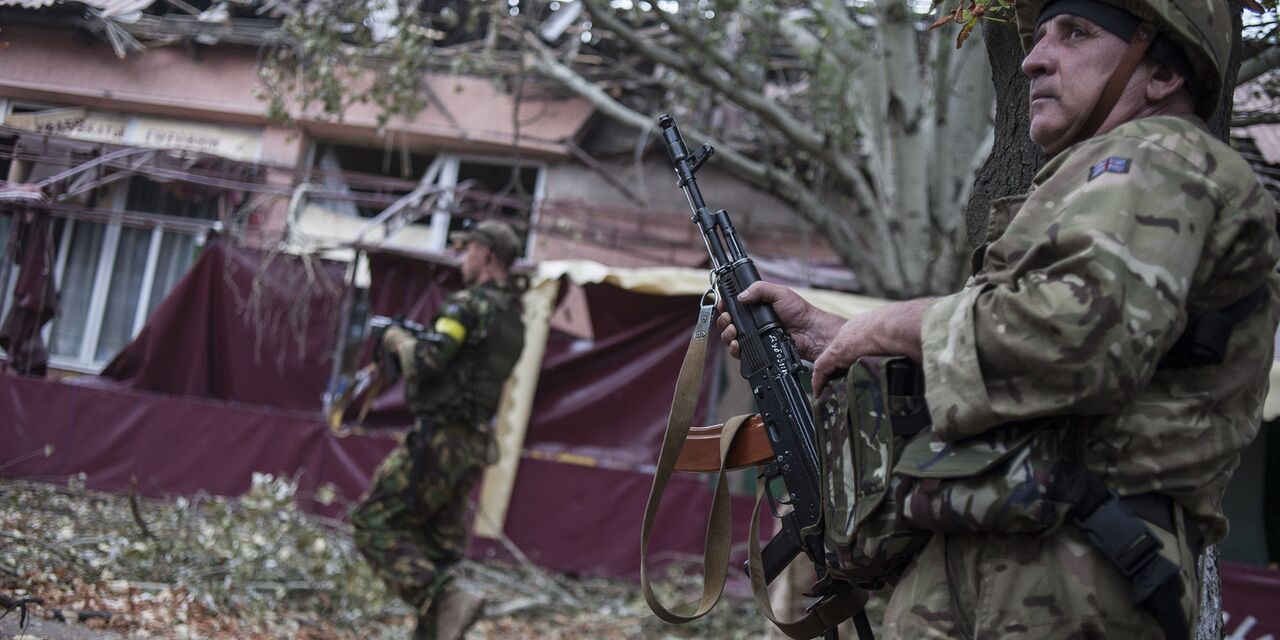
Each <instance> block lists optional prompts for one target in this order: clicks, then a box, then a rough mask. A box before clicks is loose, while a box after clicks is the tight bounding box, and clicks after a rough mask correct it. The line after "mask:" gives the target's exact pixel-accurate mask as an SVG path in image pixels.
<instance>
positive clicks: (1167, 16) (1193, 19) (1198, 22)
mask: <svg viewBox="0 0 1280 640" xmlns="http://www.w3.org/2000/svg"><path fill="white" fill-rule="evenodd" d="M1098 1H1099V2H1102V3H1104V4H1108V5H1111V6H1114V7H1117V8H1119V9H1123V10H1125V11H1128V12H1129V13H1131V14H1133V15H1134V16H1136V17H1137V18H1139V19H1140V20H1144V21H1148V22H1151V23H1152V24H1153V25H1155V28H1156V33H1157V34H1159V35H1161V36H1164V37H1166V38H1168V39H1169V40H1170V41H1172V42H1173V43H1174V44H1175V45H1177V46H1179V47H1181V48H1182V51H1183V53H1185V54H1186V57H1187V60H1188V62H1190V64H1191V70H1192V73H1194V74H1195V81H1194V83H1193V89H1194V94H1195V95H1194V96H1193V98H1194V99H1195V103H1196V113H1198V114H1199V115H1200V116H1201V117H1203V118H1204V119H1206V120H1207V119H1209V117H1210V116H1212V115H1213V112H1214V110H1216V109H1217V107H1218V101H1219V98H1221V91H1222V84H1223V79H1224V78H1225V77H1226V72H1227V62H1228V61H1229V59H1230V57H1231V35H1232V34H1231V13H1230V11H1229V10H1228V8H1227V3H1226V2H1225V1H1224V0H1098ZM1052 2H1054V0H1017V3H1016V5H1015V12H1016V14H1017V21H1018V37H1019V38H1021V39H1022V50H1023V52H1024V53H1025V52H1029V51H1031V48H1032V47H1033V46H1034V45H1035V35H1036V27H1037V23H1038V20H1039V17H1040V12H1041V11H1042V10H1043V9H1044V8H1045V7H1046V6H1047V5H1049V4H1051V3H1052Z"/></svg>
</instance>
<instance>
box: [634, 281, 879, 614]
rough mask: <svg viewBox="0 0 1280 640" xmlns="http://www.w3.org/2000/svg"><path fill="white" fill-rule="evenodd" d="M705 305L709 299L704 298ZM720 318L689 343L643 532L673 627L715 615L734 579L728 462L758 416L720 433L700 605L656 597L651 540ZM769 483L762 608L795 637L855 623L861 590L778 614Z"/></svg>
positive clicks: (758, 590)
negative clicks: (793, 613)
mask: <svg viewBox="0 0 1280 640" xmlns="http://www.w3.org/2000/svg"><path fill="white" fill-rule="evenodd" d="M704 302H705V299H704ZM714 313H715V306H714V304H711V305H708V304H705V303H704V304H703V306H702V309H701V311H700V312H699V315H698V323H697V325H695V327H694V330H693V336H692V337H691V338H690V339H689V348H688V350H687V351H686V352H685V356H684V361H683V362H682V363H681V365H680V374H679V375H678V377H677V378H676V389H675V394H674V397H673V398H672V401H671V415H670V417H669V418H668V420H667V431H666V434H665V435H664V436H663V441H662V449H661V451H660V452H659V454H658V465H657V470H656V471H655V473H654V478H653V486H652V488H651V489H650V491H649V499H648V501H647V502H646V503H645V510H644V520H643V524H642V525H641V533H640V585H641V587H642V589H643V590H644V598H645V602H647V603H648V605H649V609H650V610H652V611H653V613H654V615H656V616H657V617H658V618H659V619H661V620H663V621H665V622H670V623H673V624H680V623H685V622H691V621H693V620H696V619H698V618H700V617H702V616H704V615H706V614H707V613H708V612H710V611H711V610H712V609H713V608H714V607H715V605H716V603H717V602H719V600H720V595H721V594H722V593H723V591H724V585H725V582H726V580H727V579H728V574H729V555H730V550H731V547H732V544H733V536H732V534H733V531H732V524H733V521H732V512H731V506H732V503H731V501H730V496H729V489H728V483H726V482H725V471H726V467H725V464H726V461H727V460H728V459H729V450H730V447H731V446H732V445H733V443H734V440H735V438H736V437H737V435H738V433H739V432H740V431H741V430H742V429H744V428H745V425H748V424H750V421H751V420H752V418H753V417H754V414H750V415H741V416H736V417H734V418H731V419H730V420H728V421H727V422H725V424H724V427H723V429H722V430H721V432H720V454H719V457H720V460H719V469H718V470H717V477H716V488H715V492H714V494H713V495H712V501H711V504H712V506H711V515H710V517H709V518H708V521H707V535H706V542H705V545H704V548H703V559H702V594H701V596H700V598H699V600H698V602H696V603H689V605H686V606H684V607H682V610H681V611H673V610H672V609H668V608H667V607H666V606H664V605H663V604H662V603H661V602H659V601H658V597H657V595H656V594H655V593H654V592H653V585H652V580H651V578H650V574H649V540H650V537H651V536H652V533H653V527H654V521H655V519H656V518H657V514H658V508H659V506H660V505H661V503H662V495H663V493H664V492H665V491H666V487H667V482H668V481H669V480H670V478H671V474H672V472H674V471H675V468H676V461H677V459H678V458H679V456H680V450H681V448H682V447H683V445H684V443H685V439H686V438H687V436H688V434H689V431H690V425H691V424H692V421H693V413H694V410H695V409H696V408H697V404H698V395H699V394H700V392H701V389H702V378H703V373H704V366H705V360H706V347H707V339H708V336H709V334H710V328H711V319H712V317H713V316H714ZM765 485H766V481H765V480H764V478H763V476H760V477H759V478H758V479H757V486H756V504H755V509H754V510H753V512H752V514H751V540H750V542H749V545H750V555H749V557H748V567H749V570H750V574H751V586H752V591H753V592H754V594H755V597H756V605H757V607H758V608H759V609H760V611H761V612H762V613H763V614H764V615H765V617H767V618H768V619H769V620H770V621H771V622H773V623H774V624H775V625H777V626H778V628H779V629H781V630H782V631H783V632H784V633H786V634H787V635H788V636H790V637H792V638H797V639H800V638H813V637H816V636H820V635H822V634H823V632H825V631H827V630H828V629H833V628H835V627H836V626H837V625H838V624H839V623H840V622H842V621H844V620H847V619H849V618H851V617H852V616H853V615H854V614H856V613H858V612H859V611H861V610H862V609H863V608H864V606H865V605H866V602H867V597H868V596H867V594H866V592H864V591H861V590H856V589H855V590H850V591H846V592H843V593H841V594H839V595H837V596H834V597H829V598H825V599H823V600H820V601H819V602H818V603H817V604H816V605H814V606H813V607H811V608H810V610H809V612H808V613H807V614H806V615H805V616H803V617H802V618H800V619H799V620H794V621H789V622H788V621H781V620H779V619H778V618H777V616H776V615H775V614H774V612H773V607H772V605H770V603H769V595H768V587H767V585H766V584H765V579H764V567H763V562H762V560H761V557H760V505H761V502H762V500H763V497H764V495H765Z"/></svg>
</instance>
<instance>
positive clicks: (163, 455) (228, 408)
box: [0, 244, 751, 577]
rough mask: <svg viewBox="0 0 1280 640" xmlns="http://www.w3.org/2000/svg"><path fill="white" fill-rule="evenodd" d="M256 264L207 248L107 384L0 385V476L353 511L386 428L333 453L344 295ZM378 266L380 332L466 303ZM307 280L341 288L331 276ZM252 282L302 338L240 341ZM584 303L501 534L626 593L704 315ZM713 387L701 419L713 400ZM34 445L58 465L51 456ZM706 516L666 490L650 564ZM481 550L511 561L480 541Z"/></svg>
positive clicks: (690, 304)
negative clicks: (303, 499) (324, 408)
mask: <svg viewBox="0 0 1280 640" xmlns="http://www.w3.org/2000/svg"><path fill="white" fill-rule="evenodd" d="M264 259H265V256H264V254H261V253H258V252H254V251H248V250H244V249H238V248H234V247H230V246H226V245H222V244H214V245H211V246H210V247H209V248H208V249H206V251H205V253H204V255H203V256H202V257H201V259H200V260H199V261H198V263H197V265H196V266H195V267H194V268H193V269H192V271H191V273H189V274H188V275H187V276H186V277H185V278H184V279H183V280H182V281H181V282H180V283H179V284H178V285H177V286H176V287H175V289H174V290H173V292H172V293H171V294H170V296H169V298H168V299H166V300H165V302H164V303H162V305H161V307H160V308H159V309H158V310H157V312H156V313H155V314H154V315H153V317H152V318H151V319H150V320H149V322H148V323H147V326H146V329H144V331H143V333H142V334H141V335H139V336H138V338H137V339H136V340H135V341H134V342H133V343H132V344H130V345H129V346H127V347H126V348H125V349H124V350H123V351H122V352H121V353H120V354H119V355H118V356H117V358H116V359H115V360H114V361H113V362H112V363H111V365H110V366H109V367H108V370H107V372H106V373H107V374H110V375H111V376H112V377H113V380H112V381H111V383H110V384H109V385H103V384H101V383H97V384H95V383H94V381H93V380H92V379H90V380H87V381H85V382H83V383H81V384H79V385H69V384H63V383H44V384H43V385H41V386H31V385H22V384H19V383H18V382H17V381H15V380H14V379H12V378H11V377H4V376H0V415H13V416H17V418H16V419H15V420H13V421H7V422H6V421H0V475H6V476H22V477H30V476H43V477H50V478H57V477H63V476H66V475H68V474H72V473H79V472H85V473H87V474H88V475H89V486H92V487H96V488H100V489H109V490H125V489H127V488H128V483H129V480H130V478H131V477H132V476H135V475H136V476H137V477H138V480H139V484H140V487H141V489H142V490H143V491H144V492H146V493H148V494H152V495H155V494H160V493H170V494H186V493H191V492H193V491H197V490H204V491H210V492H213V493H217V494H226V495H235V494H237V493H240V492H242V491H243V490H244V489H245V488H246V487H248V486H249V481H250V477H251V474H252V473H253V472H255V471H259V472H268V473H281V472H284V473H299V472H301V473H302V478H303V480H302V487H303V489H304V491H305V490H309V489H310V488H313V487H315V486H317V485H318V484H319V483H321V482H332V483H333V484H334V485H336V486H337V487H338V488H339V490H340V493H341V494H342V495H343V496H345V497H347V498H348V499H352V500H353V499H355V498H356V497H358V496H359V495H360V493H361V492H362V491H363V489H364V488H365V486H366V485H367V483H368V479H369V476H370V475H371V473H372V472H373V469H374V468H375V466H376V465H377V463H378V461H379V460H380V459H381V457H382V455H384V454H385V452H386V451H387V450H388V449H389V447H390V446H391V443H392V440H391V439H390V437H389V435H387V434H384V433H383V432H382V431H381V430H378V429H371V430H370V433H369V435H353V436H348V437H346V438H337V437H335V436H333V435H332V434H330V433H329V431H328V429H327V428H326V426H325V424H324V421H323V419H322V416H321V415H320V412H319V408H320V399H321V394H322V393H323V390H324V387H325V381H326V377H327V375H328V372H329V370H330V361H329V357H330V353H331V351H332V346H333V345H332V341H333V340H334V339H336V323H337V321H338V315H339V313H340V305H339V304H338V300H339V299H340V298H339V297H338V295H337V294H336V293H334V294H333V295H332V296H330V294H328V293H325V289H323V288H320V287H313V288H310V289H303V288H301V287H299V286H298V285H297V283H298V278H299V277H301V276H300V274H304V273H305V269H303V268H302V267H303V265H302V264H301V263H300V262H298V259H297V258H290V257H286V256H276V257H274V258H273V259H272V261H271V262H270V263H269V264H266V265H264V264H263V262H264ZM370 267H371V273H372V279H373V281H372V285H371V289H370V300H371V306H372V310H373V312H374V313H377V314H381V315H389V316H403V317H406V318H409V319H413V320H418V321H426V320H429V319H430V318H431V317H432V315H434V314H435V313H436V311H437V310H438V309H439V307H440V304H441V302H442V301H443V300H444V298H445V296H447V295H448V294H449V293H450V292H452V291H454V290H456V289H457V288H458V287H459V286H460V281H459V278H458V273H457V271H456V269H454V268H452V267H450V266H448V265H443V264H438V263H434V262H430V261H425V260H420V259H415V258H412V257H409V256H403V255H398V254H393V253H385V254H384V253H376V254H372V255H371V256H370ZM319 272H320V273H321V274H322V275H323V277H325V278H330V279H332V280H334V281H339V282H340V278H339V277H338V275H337V270H336V268H335V267H333V266H324V267H323V268H321V269H320V270H319ZM255 276H256V277H257V278H258V286H259V289H260V290H261V291H262V294H261V295H262V296H263V299H265V300H271V301H274V304H275V305H278V306H282V307H283V308H285V309H289V308H293V309H298V308H305V309H308V310H309V311H308V312H309V316H308V318H309V319H308V322H307V323H306V324H305V325H304V326H305V327H306V328H305V331H302V330H298V329H293V328H289V329H285V330H275V331H265V332H259V331H256V329H255V328H254V326H253V325H251V324H249V319H247V318H246V315H245V312H244V310H243V309H244V301H245V300H246V298H245V296H246V295H247V294H248V292H250V291H252V290H253V286H252V283H253V279H254V277H255ZM326 281H327V280H326ZM299 292H309V293H307V295H305V296H302V295H299ZM584 294H585V298H586V300H587V306H588V309H589V314H590V317H591V320H592V335H593V338H592V339H589V340H584V339H578V338H574V337H572V336H569V335H567V334H563V333H560V332H556V331H552V332H551V335H550V337H549V338H548V344H547V350H546V354H545V356H544V359H543V364H542V372H541V378H540V381H539V385H538V390H537V393H536V396H535V400H534V405H535V406H534V411H533V415H532V416H531V419H530V424H529V429H528V433H527V436H526V441H525V452H524V454H523V455H524V459H523V460H522V461H521V464H520V467H519V471H518V474H517V477H516V481H515V486H514V489H513V494H512V498H511V505H510V508H509V511H508V516H507V520H506V523H505V528H504V531H505V532H506V534H507V535H508V536H510V537H511V539H512V540H513V541H515V542H516V544H518V545H520V546H521V548H522V549H523V550H524V551H525V552H526V553H527V554H528V555H530V556H531V557H533V558H535V559H537V560H538V561H539V562H542V563H544V564H545V565H546V566H549V567H552V568H555V569H559V570H563V571H573V572H581V573H584V574H591V575H609V576H631V577H635V576H637V575H638V570H639V531H640V516H641V514H642V512H643V508H644V502H645V499H646V497H647V495H648V490H649V485H650V484H651V482H652V468H651V465H652V464H653V463H654V462H655V461H656V459H657V451H658V448H659V445H660V443H661V439H662V434H663V430H664V429H665V426H666V418H667V412H668V411H669V408H670V401H671V394H672V390H673V388H674V385H675V378H676V373H677V371H678V369H679V366H680V362H681V360H682V358H683V354H684V350H685V347H686V346H687V343H688V338H689V333H690V331H691V330H692V327H693V324H694V321H695V319H696V316H697V311H698V303H699V298H698V296H658V295H648V294H639V293H634V292H629V291H625V290H622V289H618V288H616V287H613V286H609V285H587V286H585V287H584ZM266 311H268V312H273V313H276V314H277V315H275V316H273V317H275V318H277V322H276V323H275V324H272V323H268V327H271V328H274V329H280V327H288V326H289V325H287V323H285V322H284V320H285V319H287V318H290V317H295V316H289V315H287V314H283V315H281V312H280V310H279V309H278V308H275V307H268V308H267V309H266ZM304 337H305V339H303V338H304ZM302 344H305V347H306V348H305V350H304V349H301V348H300V345H302ZM271 355H274V356H275V357H274V358H272V357H270V356H271ZM719 357H720V355H719V353H718V352H714V353H713V356H712V359H713V360H715V359H717V358H719ZM709 371H716V368H715V367H714V366H713V367H711V368H710V369H709ZM708 377H709V380H708V384H707V387H706V389H705V390H704V394H703V400H704V402H703V406H704V407H705V406H707V405H709V403H710V401H711V399H712V398H713V397H714V393H713V391H714V388H715V387H716V386H717V384H718V380H717V379H716V376H715V375H714V374H712V375H709V376H708ZM374 406H375V411H374V412H373V414H371V415H370V417H369V419H368V420H367V421H366V422H367V424H369V425H372V426H378V425H384V426H405V425H408V424H409V423H410V418H409V415H408V413H407V412H406V411H405V408H404V402H403V397H402V395H401V391H400V390H399V389H390V390H387V391H386V392H385V393H383V394H382V395H381V396H380V397H379V399H378V402H377V403H376V404H375V405H374ZM705 415H706V411H705V408H704V409H703V410H702V411H700V413H699V416H698V420H700V421H703V420H704V417H703V416H705ZM46 444H52V445H53V448H54V455H53V456H52V457H50V458H47V459H46V458H44V457H43V456H42V454H41V453H40V452H41V451H43V450H44V447H45V445H46ZM564 452H568V453H573V454H579V455H576V456H574V460H575V463H573V464H568V463H564V462H558V461H552V460H548V459H546V458H547V455H548V454H555V453H564ZM19 458H21V459H22V460H21V462H19V463H16V464H10V463H9V461H12V460H14V459H19ZM709 500H710V490H709V488H708V487H707V485H706V484H705V479H704V478H702V477H698V476H683V475H682V476H679V477H677V478H676V479H673V481H672V484H671V485H670V486H669V488H668V490H667V498H666V500H665V502H664V504H665V506H664V509H663V512H662V514H661V515H660V518H659V522H658V532H657V533H656V534H655V538H654V540H653V543H652V547H651V553H652V555H653V556H654V557H655V559H656V560H657V561H659V564H660V562H661V560H662V559H663V558H667V559H670V558H671V557H674V556H673V554H682V555H686V556H687V555H688V554H694V553H696V552H698V551H700V550H701V545H702V543H703V538H704V535H705V533H704V526H705V516H706V509H707V505H708V504H709ZM735 500H736V504H735V507H736V511H735V527H736V529H737V531H738V532H739V533H740V534H741V535H745V531H746V518H747V516H748V515H749V513H750V503H751V500H750V499H749V498H748V497H745V496H744V497H741V498H739V499H735ZM313 506H314V505H313ZM474 553H479V554H486V555H487V554H492V553H497V554H502V553H505V552H504V551H503V550H502V549H501V548H500V547H499V546H495V545H494V544H491V543H489V542H488V541H476V545H475V550H474ZM738 564H739V563H738V562H737V560H735V566H737V565H738Z"/></svg>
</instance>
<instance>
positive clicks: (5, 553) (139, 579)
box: [0, 476, 766, 640]
mask: <svg viewBox="0 0 1280 640" xmlns="http://www.w3.org/2000/svg"><path fill="white" fill-rule="evenodd" d="M296 491H297V483H296V482H295V481H293V480H291V479H289V478H272V477H270V476H264V477H261V478H255V481H254V485H253V487H252V488H251V489H250V491H249V492H247V493H246V494H245V495H243V496H240V497H238V498H234V499H228V498H217V497H211V496H195V497H179V498H173V499H170V500H149V499H145V498H140V497H137V496H128V495H116V494H106V493H101V492H94V491H88V490H86V489H84V487H83V486H82V483H78V482H77V481H76V480H75V479H74V478H73V479H71V480H70V481H68V482H63V483H58V484H52V483H41V482H28V481H19V480H0V616H2V617H0V640H9V639H10V638H22V639H23V640H121V639H124V638H183V639H185V638H209V639H216V640H222V639H228V640H230V639H235V640H276V639H285V638H288V639H290V640H295V639H300V640H319V639H324V640H330V639H332V640H343V639H348V638H351V639H355V638H359V639H361V640H365V639H368V640H391V639H396V640H399V639H402V638H408V637H409V636H410V634H411V632H412V628H413V624H414V617H413V615H412V614H411V612H410V611H409V610H408V609H407V607H405V605H403V604H402V603H400V602H398V601H397V600H396V599H395V598H394V597H393V596H391V595H390V594H389V593H387V591H386V589H385V588H384V587H383V586H382V584H381V582H379V581H378V580H377V578H375V577H374V576H373V575H372V574H371V572H369V570H368V567H367V566H366V565H365V564H364V562H363V561H362V560H361V559H360V557H359V554H358V553H356V552H355V550H354V549H353V548H352V546H351V535H350V531H349V528H348V527H347V525H345V523H342V522H338V521H333V520H326V519H323V518H316V517H314V516H311V515H309V514H306V513H304V512H302V511H301V510H300V509H298V508H297V498H298V496H297V495H296ZM307 497H308V498H309V499H313V500H314V499H322V498H323V496H307ZM507 542H508V543H510V541H507ZM690 560H692V559H690ZM673 567H675V568H674V569H673V570H671V571H669V573H668V575H667V576H666V577H664V578H663V579H662V580H661V581H660V583H659V586H660V588H661V591H660V594H659V595H660V598H661V600H662V601H663V602H666V603H676V602H682V601H688V600H690V599H691V598H692V596H693V595H694V594H695V593H696V589H697V588H698V587H700V582H699V576H700V573H699V572H692V571H689V569H690V568H694V567H693V566H692V564H684V565H681V563H679V562H677V563H675V564H674V565H673ZM457 580H458V582H459V584H460V585H461V586H463V587H464V588H467V589H469V590H471V591H473V592H476V593H479V594H481V595H483V596H484V597H485V598H486V599H487V601H488V605H487V606H486V609H485V614H484V616H483V617H482V618H481V619H480V620H479V621H478V622H477V624H476V625H475V627H473V628H472V630H471V631H470V632H469V633H468V635H467V638H468V639H469V640H498V639H501V640H522V639H528V640H579V639H581V640H632V639H640V638H646V639H648V638H654V639H661V640H667V639H673V640H675V639H680V638H715V639H716V640H721V639H724V640H732V639H735V638H737V639H747V638H753V639H754V638H763V637H764V636H765V632H764V629H765V624H766V623H765V621H764V619H763V618H762V617H761V616H759V615H758V614H757V613H756V612H755V611H754V609H753V607H754V604H753V603H752V602H751V601H750V598H749V596H746V595H745V594H731V595H729V596H727V597H726V598H724V599H723V600H722V601H721V602H720V604H719V606H718V607H717V610H716V611H714V612H712V614H711V615H709V616H707V617H706V618H704V619H702V620H699V621H697V622H695V623H693V624H690V625H684V626H681V627H674V626H670V625H666V624H664V623H662V622H660V621H658V620H657V619H656V618H655V617H654V616H653V615H652V614H651V613H650V612H649V609H648V606H647V605H646V604H645V601H644V596H643V594H642V592H641V590H640V587H639V585H638V584H636V583H634V582H629V581H623V580H603V579H577V578H574V577H571V576H565V575H559V574H556V573H554V572H550V571H547V570H545V569H542V568H540V567H537V566H534V565H531V564H528V563H504V562H492V561H484V562H477V561H472V560H466V561H463V562H462V563H461V564H460V565H459V567H458V571H457ZM23 598H28V599H33V601H32V602H31V603H30V604H28V605H27V611H28V614H29V615H28V616H27V624H26V625H25V627H20V624H19V623H20V622H21V617H22V616H21V609H20V608H8V610H7V611H6V609H7V607H5V606H3V603H5V602H9V603H12V602H16V601H19V600H21V599H23ZM34 599H38V600H39V601H38V602H36V601H34ZM59 619H62V620H73V621H75V622H72V623H66V622H61V621H59ZM79 620H83V621H79Z"/></svg>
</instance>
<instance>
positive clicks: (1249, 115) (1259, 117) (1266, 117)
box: [1231, 111, 1280, 129]
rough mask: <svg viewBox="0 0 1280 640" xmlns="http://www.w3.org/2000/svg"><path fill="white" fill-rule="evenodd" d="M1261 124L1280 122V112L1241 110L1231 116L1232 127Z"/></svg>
mask: <svg viewBox="0 0 1280 640" xmlns="http://www.w3.org/2000/svg"><path fill="white" fill-rule="evenodd" d="M1259 124H1280V113H1274V112H1270V111H1239V112H1236V113H1235V114H1234V115H1232V117H1231V128H1232V129H1235V128H1237V127H1252V126H1254V125H1259Z"/></svg>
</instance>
